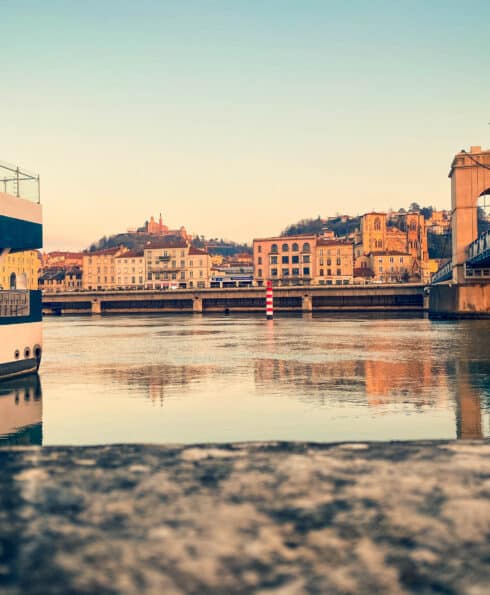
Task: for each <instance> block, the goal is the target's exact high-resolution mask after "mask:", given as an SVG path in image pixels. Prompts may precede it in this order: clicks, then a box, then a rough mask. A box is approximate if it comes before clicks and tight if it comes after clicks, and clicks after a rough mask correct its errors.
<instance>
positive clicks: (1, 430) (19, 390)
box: [0, 374, 42, 446]
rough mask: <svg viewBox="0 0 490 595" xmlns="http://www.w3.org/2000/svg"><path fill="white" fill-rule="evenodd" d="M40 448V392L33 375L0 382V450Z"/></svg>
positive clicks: (38, 381) (39, 383)
mask: <svg viewBox="0 0 490 595" xmlns="http://www.w3.org/2000/svg"><path fill="white" fill-rule="evenodd" d="M15 444H18V445H20V444H22V445H41V444H42V391H41V382H40V380H39V376H38V375H37V374H31V375H29V376H25V377H23V378H18V379H14V380H5V381H2V382H0V446H5V445H15Z"/></svg>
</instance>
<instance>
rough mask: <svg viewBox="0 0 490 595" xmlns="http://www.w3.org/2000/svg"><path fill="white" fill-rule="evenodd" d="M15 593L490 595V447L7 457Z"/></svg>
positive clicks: (2, 480)
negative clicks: (443, 594) (400, 594)
mask: <svg viewBox="0 0 490 595" xmlns="http://www.w3.org/2000/svg"><path fill="white" fill-rule="evenodd" d="M0 469H1V475H0V592H1V593H4V594H5V593H6V594H9V595H10V594H17V593H29V594H31V595H35V594H42V595H47V594H51V593H59V594H63V595H65V594H67V593H97V594H98V595H102V594H111V593H125V594H126V593H128V594H129V593H131V594H133V593H155V594H157V593H158V594H161V593H165V594H172V593H193V594H194V593H195V594H205V593H213V594H221V593H222V594H227V595H228V594H230V593H281V594H282V593H283V594H285V595H286V594H296V593H329V594H336V593H369V594H373V593H376V594H382V593H389V594H393V593H446V594H451V593H458V594H459V593H466V594H468V595H483V594H486V593H488V592H489V590H490V564H489V562H490V545H489V543H490V499H489V497H490V443H489V442H488V441H484V442H436V443H434V442H410V443H392V444H384V443H366V444H364V443H363V444H359V443H354V444H340V445H317V444H298V443H294V444H289V443H264V444H232V445H215V446H209V445H207V446H188V447H181V446H131V445H124V446H110V447H93V448H76V447H66V448H43V449H39V448H16V449H3V450H0Z"/></svg>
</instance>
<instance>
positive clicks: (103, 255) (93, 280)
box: [82, 246, 128, 290]
mask: <svg viewBox="0 0 490 595" xmlns="http://www.w3.org/2000/svg"><path fill="white" fill-rule="evenodd" d="M127 251H128V249H127V248H124V246H122V247H120V248H108V249H107V250H97V251H96V252H88V253H86V254H84V255H83V263H82V272H83V282H82V285H83V289H88V290H90V289H114V288H115V287H117V282H116V256H119V255H120V254H124V252H127Z"/></svg>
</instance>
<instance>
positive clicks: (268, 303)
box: [265, 280, 274, 320]
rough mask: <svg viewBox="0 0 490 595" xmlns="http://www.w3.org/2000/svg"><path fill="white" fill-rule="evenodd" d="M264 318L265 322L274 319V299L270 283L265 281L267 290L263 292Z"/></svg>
mask: <svg viewBox="0 0 490 595" xmlns="http://www.w3.org/2000/svg"><path fill="white" fill-rule="evenodd" d="M265 317H266V318H267V320H272V319H273V318H274V297H273V293H272V281H270V280H269V281H267V290H266V292H265Z"/></svg>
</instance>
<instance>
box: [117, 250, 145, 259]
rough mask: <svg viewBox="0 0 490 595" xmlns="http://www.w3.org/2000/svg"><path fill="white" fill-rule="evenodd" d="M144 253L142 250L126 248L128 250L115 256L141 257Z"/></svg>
mask: <svg viewBox="0 0 490 595" xmlns="http://www.w3.org/2000/svg"><path fill="white" fill-rule="evenodd" d="M143 256H144V253H143V251H142V250H128V252H124V253H123V254H119V256H116V258H143Z"/></svg>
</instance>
